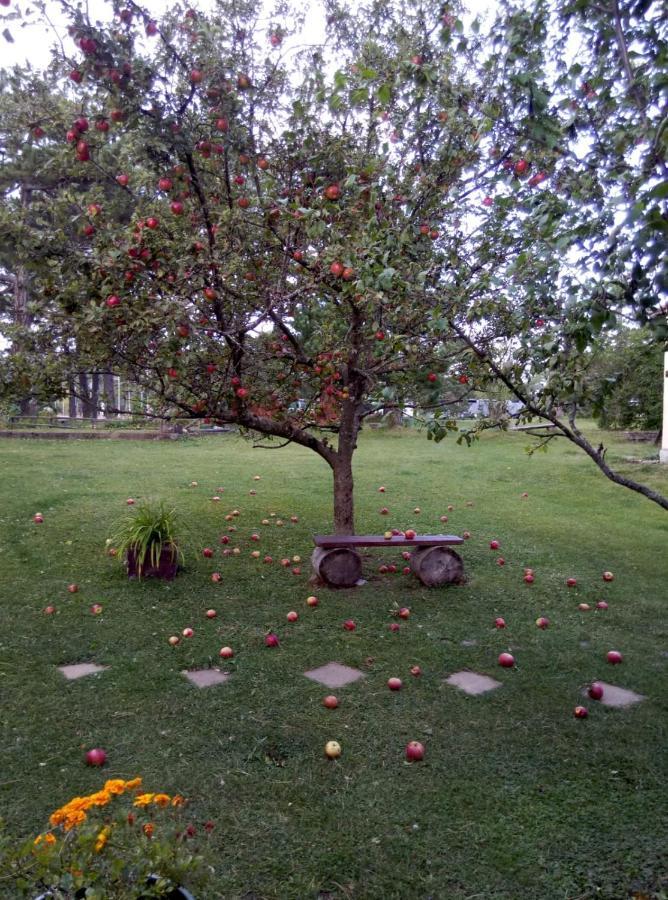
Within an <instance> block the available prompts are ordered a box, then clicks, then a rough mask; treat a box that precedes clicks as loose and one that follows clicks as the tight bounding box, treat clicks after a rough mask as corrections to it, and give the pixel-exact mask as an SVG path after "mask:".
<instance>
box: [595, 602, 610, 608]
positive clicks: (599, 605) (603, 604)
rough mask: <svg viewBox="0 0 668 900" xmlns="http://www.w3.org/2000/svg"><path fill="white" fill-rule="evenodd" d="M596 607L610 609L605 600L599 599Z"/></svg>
mask: <svg viewBox="0 0 668 900" xmlns="http://www.w3.org/2000/svg"><path fill="white" fill-rule="evenodd" d="M596 609H608V604H607V603H606V601H605V600H599V601H598V603H597V604H596Z"/></svg>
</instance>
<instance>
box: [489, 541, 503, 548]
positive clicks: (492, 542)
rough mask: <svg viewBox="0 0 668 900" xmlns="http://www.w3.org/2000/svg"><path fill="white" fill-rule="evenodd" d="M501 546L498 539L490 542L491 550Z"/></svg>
mask: <svg viewBox="0 0 668 900" xmlns="http://www.w3.org/2000/svg"><path fill="white" fill-rule="evenodd" d="M500 546H501V544H500V543H499V542H498V541H490V542H489V549H490V550H498V549H499V547H500Z"/></svg>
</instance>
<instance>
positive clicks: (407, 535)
mask: <svg viewBox="0 0 668 900" xmlns="http://www.w3.org/2000/svg"><path fill="white" fill-rule="evenodd" d="M404 537H405V538H406V540H407V541H414V540H415V538H416V537H417V533H416V532H415V531H413V529H412V528H409V529H408V530H407V531H404Z"/></svg>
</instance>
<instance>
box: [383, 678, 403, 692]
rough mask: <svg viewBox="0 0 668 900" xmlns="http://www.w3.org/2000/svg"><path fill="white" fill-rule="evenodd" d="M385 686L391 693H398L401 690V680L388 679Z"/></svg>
mask: <svg viewBox="0 0 668 900" xmlns="http://www.w3.org/2000/svg"><path fill="white" fill-rule="evenodd" d="M387 686H388V687H389V689H390V690H391V691H400V690H401V688H402V681H401V678H388V680H387Z"/></svg>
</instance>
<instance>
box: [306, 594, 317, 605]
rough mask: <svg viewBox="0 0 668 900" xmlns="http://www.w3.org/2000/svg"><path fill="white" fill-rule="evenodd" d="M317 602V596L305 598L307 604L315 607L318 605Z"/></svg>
mask: <svg viewBox="0 0 668 900" xmlns="http://www.w3.org/2000/svg"><path fill="white" fill-rule="evenodd" d="M318 602H319V601H318V598H317V597H314V596H311V597H307V598H306V605H307V606H312V607H315V606H317V605H318Z"/></svg>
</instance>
